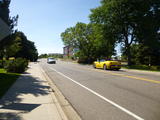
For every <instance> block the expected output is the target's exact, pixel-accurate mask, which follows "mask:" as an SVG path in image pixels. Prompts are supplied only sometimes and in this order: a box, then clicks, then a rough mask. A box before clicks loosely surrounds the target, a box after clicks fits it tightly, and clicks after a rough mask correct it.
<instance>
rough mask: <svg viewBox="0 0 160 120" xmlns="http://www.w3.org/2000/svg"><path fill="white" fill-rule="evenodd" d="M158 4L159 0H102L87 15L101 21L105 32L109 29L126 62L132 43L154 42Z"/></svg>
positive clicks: (129, 61)
mask: <svg viewBox="0 0 160 120" xmlns="http://www.w3.org/2000/svg"><path fill="white" fill-rule="evenodd" d="M159 5H160V2H159V1H156V0H147V1H146V0H118V1H117V0H102V2H101V6H100V7H98V8H95V9H92V10H91V12H92V14H91V15H90V19H91V22H92V23H98V24H102V25H103V26H104V28H105V29H106V31H105V33H106V34H108V33H110V35H111V36H114V37H113V38H114V39H115V40H116V41H117V42H116V43H121V45H122V47H124V50H125V53H126V55H127V58H128V65H131V59H132V56H131V51H130V46H131V45H132V43H140V42H141V43H142V41H143V44H144V41H145V42H148V43H152V45H153V46H154V45H156V44H155V43H157V40H156V37H157V38H158V36H159V35H158V34H157V33H158V32H157V31H159V29H160V27H159V22H158V21H159V17H160V16H159V15H160V14H159V13H160V12H159V11H160V9H159V8H160V7H159ZM158 39H159V38H158ZM148 45H149V44H148ZM150 46H151V44H150ZM157 46H159V45H157Z"/></svg>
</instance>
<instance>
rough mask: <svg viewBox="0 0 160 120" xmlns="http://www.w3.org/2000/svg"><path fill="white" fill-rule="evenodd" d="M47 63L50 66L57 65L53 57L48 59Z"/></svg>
mask: <svg viewBox="0 0 160 120" xmlns="http://www.w3.org/2000/svg"><path fill="white" fill-rule="evenodd" d="M47 63H49V64H56V59H55V58H52V57H49V58H47Z"/></svg>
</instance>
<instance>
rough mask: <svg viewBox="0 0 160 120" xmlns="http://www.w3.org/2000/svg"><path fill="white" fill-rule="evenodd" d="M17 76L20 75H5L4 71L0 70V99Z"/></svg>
mask: <svg viewBox="0 0 160 120" xmlns="http://www.w3.org/2000/svg"><path fill="white" fill-rule="evenodd" d="M19 76H20V74H18V73H7V72H6V71H5V70H4V69H0V98H1V97H2V96H3V95H4V94H5V93H6V92H7V90H8V89H9V88H10V87H11V86H12V84H13V83H14V82H15V81H16V80H17V78H18V77H19Z"/></svg>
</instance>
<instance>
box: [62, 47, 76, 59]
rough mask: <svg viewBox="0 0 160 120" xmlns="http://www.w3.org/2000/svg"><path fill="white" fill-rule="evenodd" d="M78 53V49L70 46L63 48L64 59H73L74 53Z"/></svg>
mask: <svg viewBox="0 0 160 120" xmlns="http://www.w3.org/2000/svg"><path fill="white" fill-rule="evenodd" d="M78 51H79V49H78V48H73V47H71V46H65V47H63V56H64V57H73V56H74V55H75V53H77V52H78Z"/></svg>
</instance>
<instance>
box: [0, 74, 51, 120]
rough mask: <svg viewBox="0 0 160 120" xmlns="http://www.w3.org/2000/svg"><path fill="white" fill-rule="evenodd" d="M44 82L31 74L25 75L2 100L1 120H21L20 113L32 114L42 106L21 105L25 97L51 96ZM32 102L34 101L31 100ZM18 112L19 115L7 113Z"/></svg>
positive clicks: (0, 103) (0, 108)
mask: <svg viewBox="0 0 160 120" xmlns="http://www.w3.org/2000/svg"><path fill="white" fill-rule="evenodd" d="M43 82H46V81H43V80H40V78H34V77H32V76H31V75H30V74H27V73H25V74H23V75H22V76H21V77H20V78H19V79H18V80H17V81H16V82H15V84H14V85H13V86H12V87H11V88H10V89H9V91H8V92H7V94H6V95H5V96H4V97H3V98H2V99H1V100H0V120H21V117H20V115H19V114H20V113H21V112H22V113H25V112H30V111H32V110H33V109H35V108H37V107H39V106H40V105H41V104H31V103H21V101H22V99H23V98H22V96H23V95H29V96H30V95H33V96H45V95H47V94H49V91H48V89H49V88H50V87H49V86H45V85H43ZM31 101H32V100H31ZM10 110H18V113H16V112H14V111H12V112H6V111H10Z"/></svg>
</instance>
